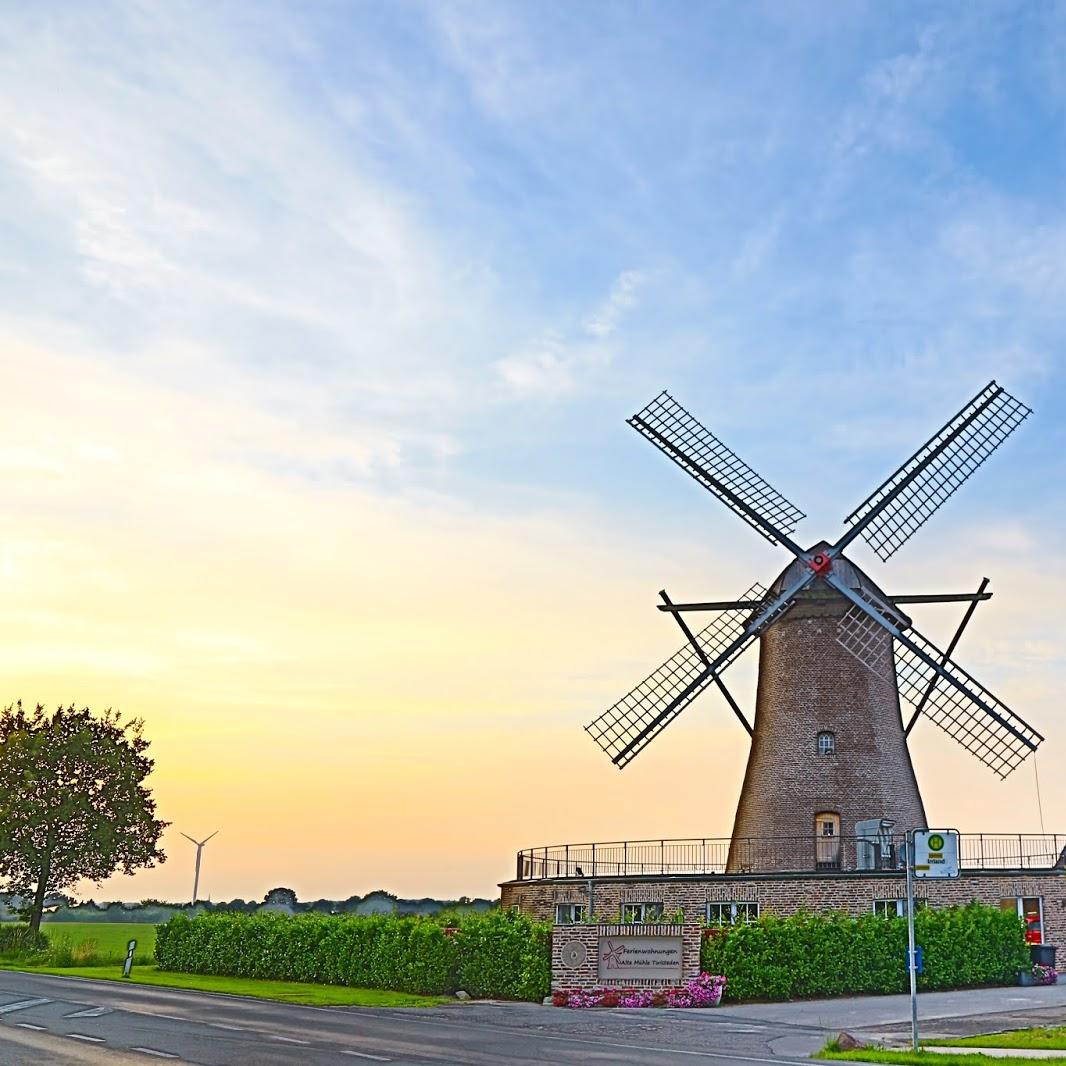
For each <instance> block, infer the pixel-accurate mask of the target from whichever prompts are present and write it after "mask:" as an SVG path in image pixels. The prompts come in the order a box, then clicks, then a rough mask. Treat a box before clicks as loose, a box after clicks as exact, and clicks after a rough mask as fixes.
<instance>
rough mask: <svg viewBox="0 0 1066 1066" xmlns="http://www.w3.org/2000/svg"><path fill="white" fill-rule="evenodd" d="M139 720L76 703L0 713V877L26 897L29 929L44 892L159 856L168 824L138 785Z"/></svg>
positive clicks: (141, 763) (141, 758)
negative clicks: (47, 709)
mask: <svg viewBox="0 0 1066 1066" xmlns="http://www.w3.org/2000/svg"><path fill="white" fill-rule="evenodd" d="M142 726H143V723H142V722H141V721H140V719H131V720H130V721H126V722H123V721H122V719H121V716H120V715H119V714H118V712H117V711H112V710H107V711H105V712H104V713H103V714H102V715H100V716H99V717H94V716H93V714H92V713H91V712H90V711H89V709H88V708H87V707H86V708H83V709H82V710H75V709H74V706H73V704H71V706H69V707H59V708H58V709H57V710H56V711H55V712H54V713H53V714H47V713H46V712H45V710H44V708H43V707H42V706H41V705H40V704H38V705H37V708H36V710H35V711H34V712H33V713H32V714H30V713H28V712H26V711H24V710H23V708H22V703H21V702H20V703H18V704H15V705H14V706H8V707H5V708H4V709H3V711H2V712H0V877H4V878H6V880H7V882H8V888H9V889H10V891H12V892H17V893H19V894H21V895H22V896H27V897H28V896H29V895H30V894H31V893H32V894H33V899H32V903H31V904H30V906H29V907H28V916H29V922H30V928H31V929H33V931H34V932H37V931H38V930H39V929H40V924H41V911H42V909H43V907H44V900H45V896H46V895H48V893H50V892H55V891H57V890H59V889H62V888H66V887H68V886H70V885H73V884H74V883H75V882H76V881H80V880H83V879H85V880H89V881H96V882H100V881H102V880H103V879H104V878H105V877H109V876H110V875H111V874H112V873H114V872H115V871H116V870H121V871H122V872H123V873H126V874H130V873H133V871H134V870H136V869H138V868H140V867H145V866H153V865H154V864H155V863H157V862H160V863H161V862H164V861H165V860H166V856H165V855H164V854H163V852H162V851H161V850H160V849H159V837H160V834H161V833H162V831H163V829H164V828H165V827H166V826H167V824H168V823H167V822H161V821H159V820H158V819H157V818H156V817H155V800H153V799H152V795H151V793H150V792H149V791H148V789H147V788H146V787H145V784H144V779H145V778H146V777H147V776H148V774H149V773H151V771H152V766H153V765H154V764H153V762H152V760H151V759H149V758H148V757H147V755H145V751H146V750H147V748H148V741H147V740H145V739H144V738H143V736H142V735H141V730H142Z"/></svg>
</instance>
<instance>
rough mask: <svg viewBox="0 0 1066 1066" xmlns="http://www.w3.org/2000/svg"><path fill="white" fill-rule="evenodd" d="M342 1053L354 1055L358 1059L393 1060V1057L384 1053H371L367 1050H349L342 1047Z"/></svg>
mask: <svg viewBox="0 0 1066 1066" xmlns="http://www.w3.org/2000/svg"><path fill="white" fill-rule="evenodd" d="M341 1054H342V1055H354V1056H355V1057H356V1058H357V1059H373V1060H374V1061H375V1062H392V1059H390V1058H386V1057H385V1056H384V1055H369V1054H367V1052H365V1051H347V1050H346V1049H344V1048H341Z"/></svg>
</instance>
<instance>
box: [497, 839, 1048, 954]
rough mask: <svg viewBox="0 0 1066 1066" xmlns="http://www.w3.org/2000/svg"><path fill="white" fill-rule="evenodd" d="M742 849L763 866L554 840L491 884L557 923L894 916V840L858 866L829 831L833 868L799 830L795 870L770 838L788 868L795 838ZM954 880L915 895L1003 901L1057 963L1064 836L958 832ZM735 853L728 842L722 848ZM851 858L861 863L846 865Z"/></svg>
mask: <svg viewBox="0 0 1066 1066" xmlns="http://www.w3.org/2000/svg"><path fill="white" fill-rule="evenodd" d="M759 843H760V845H761V846H760V847H759V848H758V849H756V850H754V851H752V852H751V853H750V855H751V857H753V858H754V859H755V861H756V862H757V861H758V860H759V858H760V857H762V858H763V859H764V860H765V862H766V863H767V865H768V866H769V868H768V869H766V870H764V871H763V872H748V873H742V874H741V873H732V872H728V873H727V872H726V864H727V856H728V855H729V853H730V841H729V840H663V841H659V840H655V841H621V842H612V843H608V844H581V845H565V844H564V845H558V846H555V847H546V848H531V849H527V850H525V851H522V852H519V854H518V862H517V869H516V877H515V878H514V879H513V880H511V881H506V882H504V883H503V884H501V885H500V894H501V902H502V905H503V906H504V907H517V908H518V909H519V910H520V911H521V912H522V913H525V914H530V915H533V916H535V917H537V918H541V919H546V920H552V921H556V922H558V923H562V924H566V923H570V922H584V921H586V920H588V919H590V918H593V917H603V918H609V919H611V920H612V921H614V920H622V921H627V922H631V923H634V924H640V923H642V922H647V923H654V922H656V921H658V920H659V919H660V918H662V917H663V916H666V917H669V918H671V919H674V918H675V917H676V916H677V912H678V911H683V912H684V920H685V921H686V922H689V923H691V922H707V923H724V924H733V923H736V922H742V921H750V920H754V919H755V918H757V917H758V916H760V915H763V914H778V915H788V914H794V913H795V912H796V911H799V910H840V911H845V912H847V913H849V914H853V915H859V914H867V913H877V914H882V915H885V916H893V915H897V914H899V915H902V914H903V913H904V906H905V904H904V901H905V899H906V876H905V872H904V869H903V867H902V859H901V858H900V856H901V844H902V840H901V839H900V838H898V837H896V838H883V839H881V840H879V841H878V842H877V843H876V850H877V855H876V860H877V861H876V862H875V863H874V864H873V865H874V866H877V865H880V868H868V867H869V866H870V863H869V861H868V860H869V854H868V852H869V849H870V848H871V847H873V846H874V845H872V844H871V842H870V841H868V840H867V839H865V838H854V837H850V838H841V840H840V844H841V849H840V852H839V863H838V868H837V869H834V870H827V869H816V868H815V865H816V864H817V863H818V849H817V841H816V840H815V839H813V838H811V837H808V838H807V840H806V848H807V855H808V857H809V859H810V861H809V862H808V864H807V867H806V869H793V870H791V871H786V870H782V869H780V868H779V867H780V866H781V865H782V864H783V863H782V862H781V861H780V860H778V859H776V858H775V857H774V846H775V844H780V845H781V846H782V851H783V853H784V854H786V855H787V856H789V858H790V860H791V863H792V865H793V866H798V865H799V863H798V862H797V861H796V859H797V857H798V856H800V855H801V854H802V848H801V846H800V843H799V842H798V841H796V840H780V841H774V840H770V839H764V840H762V841H760V842H759ZM960 843H961V848H960V851H961V860H962V861H961V865H962V872H961V874H960V876H959V877H958V878H955V879H945V880H925V881H917V882H916V884H915V896H916V898H917V899H918V900H920V901H922V903H924V904H926V905H928V906H931V907H943V906H948V905H951V904H957V903H968V902H970V901H971V900H976V901H978V902H980V903H985V904H989V905H991V906H1002V907H1005V908H1009V909H1014V910H1016V911H1017V913H1018V914H1019V915H1020V916H1021V917H1023V918H1024V919H1025V920H1026V925H1027V936H1028V938H1029V940H1030V941H1031V942H1033V943H1048V944H1054V945H1056V946H1057V947H1059V948H1060V949H1061V954H1060V956H1059V963H1060V965H1061V964H1062V962H1063V961H1066V859H1064V853H1066V836H1052V835H1046V836H1033V837H1019V836H989V835H983V834H968V835H964V836H963V837H962V838H961V842H960ZM733 851H734V854H735V844H734V848H733ZM857 866H863V867H867V868H857Z"/></svg>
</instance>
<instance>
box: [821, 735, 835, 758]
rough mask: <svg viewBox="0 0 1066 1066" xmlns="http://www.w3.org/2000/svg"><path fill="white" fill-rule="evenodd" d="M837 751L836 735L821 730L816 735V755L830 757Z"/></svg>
mask: <svg viewBox="0 0 1066 1066" xmlns="http://www.w3.org/2000/svg"><path fill="white" fill-rule="evenodd" d="M836 750H837V735H836V733H830V732H829V731H828V730H823V731H822V732H821V733H819V734H818V754H819V755H832V754H833V753H834V752H835V751H836Z"/></svg>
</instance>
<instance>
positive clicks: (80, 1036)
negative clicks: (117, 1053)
mask: <svg viewBox="0 0 1066 1066" xmlns="http://www.w3.org/2000/svg"><path fill="white" fill-rule="evenodd" d="M67 1036H69V1037H70V1039H71V1040H88V1041H89V1042H90V1043H91V1044H102V1043H103V1042H104V1038H103V1037H102V1036H86V1035H85V1034H84V1033H67Z"/></svg>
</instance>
